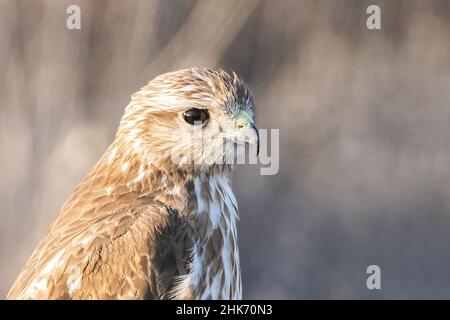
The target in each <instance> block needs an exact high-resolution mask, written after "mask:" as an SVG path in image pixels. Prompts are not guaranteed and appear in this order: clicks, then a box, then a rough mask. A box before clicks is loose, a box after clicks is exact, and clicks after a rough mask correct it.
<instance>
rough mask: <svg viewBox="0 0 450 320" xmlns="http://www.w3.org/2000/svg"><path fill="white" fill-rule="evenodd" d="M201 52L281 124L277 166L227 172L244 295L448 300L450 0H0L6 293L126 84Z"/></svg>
mask: <svg viewBox="0 0 450 320" xmlns="http://www.w3.org/2000/svg"><path fill="white" fill-rule="evenodd" d="M70 4H77V5H79V6H80V7H81V22H82V29H81V30H68V29H67V28H66V26H65V23H66V18H67V16H68V15H67V14H66V12H65V11H66V8H67V6H68V5H70ZM369 4H377V5H379V6H380V7H381V10H382V28H383V29H382V30H379V31H369V30H368V29H367V28H366V24H365V23H366V22H365V21H366V18H367V14H366V8H367V6H368V5H369ZM194 65H206V66H212V67H214V66H220V67H223V68H225V69H227V70H230V69H232V70H235V71H236V72H237V73H238V74H240V75H241V76H243V77H244V78H245V79H246V80H247V82H248V83H249V85H250V86H251V88H252V89H253V93H254V95H255V97H256V102H257V118H256V120H257V124H258V126H259V127H260V128H280V139H281V141H280V172H279V173H278V174H277V175H275V176H261V175H259V168H258V167H255V166H245V167H240V168H238V174H235V179H234V185H235V191H236V194H237V197H238V200H239V203H240V211H241V222H240V226H239V233H240V248H241V263H242V270H243V285H244V296H245V297H246V298H287V299H293V298H324V299H329V298H369V299H372V298H374V299H377V298H449V297H450V1H422V0H417V1H410V0H408V1H406V0H405V1H394V0H392V1H376V0H373V1H358V0H355V1H312V0H311V1H299V0H297V1H291V0H279V1H270V0H267V1H256V0H244V1H234V0H226V1H225V0H210V1H188V0H179V1H174V0H170V1H169V0H153V1H136V0H132V1H103V0H101V1H93V0H90V1H89V0H86V1H75V0H71V1H66V0H48V1H41V0H28V1H26V0H21V1H12V0H11V1H9V0H6V1H5V0H0V168H1V173H0V297H4V295H5V294H6V292H7V291H8V289H9V287H10V285H11V284H12V281H13V280H14V279H15V277H16V276H17V274H18V273H19V270H20V268H21V267H22V265H23V263H24V261H25V259H26V258H27V257H28V256H29V255H30V254H31V252H32V250H33V249H34V248H35V246H36V245H37V243H38V241H39V240H40V239H41V238H42V237H43V235H44V234H45V232H46V230H47V228H48V227H49V225H50V223H51V222H52V221H53V220H54V218H55V215H56V214H57V212H58V210H59V208H60V207H61V205H62V203H63V202H64V201H65V199H66V198H67V196H68V195H69V194H70V193H71V191H72V190H73V188H74V186H75V185H76V183H77V182H78V181H79V180H80V179H81V178H82V177H83V176H84V175H85V174H86V173H87V171H88V170H89V168H90V167H91V166H92V165H93V164H94V163H95V161H96V160H97V159H98V158H99V156H100V155H101V154H102V153H103V151H104V150H105V148H106V147H107V146H108V144H109V143H110V142H111V141H112V139H113V135H114V132H115V129H116V127H117V125H118V121H119V119H120V117H121V115H122V112H123V109H124V107H125V106H126V104H127V103H128V101H129V97H130V95H131V93H132V92H134V91H136V90H137V89H138V88H140V87H141V86H142V85H144V84H145V83H146V82H147V81H148V80H150V79H152V78H153V77H155V76H156V75H158V74H159V73H162V72H167V71H172V70H176V69H179V68H183V67H189V66H194ZM370 264H377V265H379V266H380V267H381V272H382V289H381V290H380V291H376V290H375V291H369V290H368V289H367V288H366V277H367V275H366V273H365V271H366V267H367V266H368V265H370Z"/></svg>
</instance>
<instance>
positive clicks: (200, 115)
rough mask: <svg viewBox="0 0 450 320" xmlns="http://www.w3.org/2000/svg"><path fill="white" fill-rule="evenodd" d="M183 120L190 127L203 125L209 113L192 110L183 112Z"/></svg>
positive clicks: (202, 110)
mask: <svg viewBox="0 0 450 320" xmlns="http://www.w3.org/2000/svg"><path fill="white" fill-rule="evenodd" d="M183 119H184V121H186V122H187V123H189V124H190V125H198V124H201V125H205V124H206V122H208V119H209V112H208V110H206V109H198V108H192V109H189V110H186V111H185V112H183Z"/></svg>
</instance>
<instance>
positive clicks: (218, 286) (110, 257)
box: [7, 67, 259, 299]
mask: <svg viewBox="0 0 450 320" xmlns="http://www.w3.org/2000/svg"><path fill="white" fill-rule="evenodd" d="M253 117H254V101H253V97H252V95H251V93H250V92H249V89H248V87H247V85H246V84H245V83H244V82H243V80H242V79H241V78H239V77H238V76H237V75H236V74H235V73H232V74H228V73H226V72H225V71H223V70H210V69H207V68H203V67H199V68H190V69H185V70H180V71H176V72H171V73H166V74H163V75H160V76H158V77H156V78H155V79H153V80H152V81H150V82H149V83H148V84H147V85H146V86H144V87H143V88H142V89H141V90H139V91H137V92H136V93H134V94H133V95H132V97H131V102H130V103H129V105H128V106H127V107H126V109H125V114H124V115H123V117H122V119H121V121H120V125H119V128H118V130H117V133H116V136H115V139H114V141H113V143H112V144H111V145H110V146H109V147H108V149H107V150H106V152H105V153H104V155H103V156H102V157H101V158H100V160H99V161H98V162H97V164H96V165H94V167H93V168H92V169H91V171H90V172H89V173H88V174H87V176H86V177H85V178H84V179H83V180H82V181H81V182H80V184H79V185H78V186H77V187H76V189H75V191H74V192H73V194H72V195H71V196H70V197H69V199H68V200H67V201H66V202H65V204H64V205H63V207H62V209H61V211H60V213H59V215H58V216H57V218H56V221H55V222H54V224H53V225H52V226H51V228H50V230H49V232H48V234H47V235H46V237H45V238H44V239H43V240H42V241H41V242H40V244H39V246H38V247H37V248H36V249H35V251H34V252H33V254H32V256H31V257H30V258H29V259H28V261H27V262H26V264H25V266H24V267H23V269H22V271H21V273H20V275H19V277H18V278H17V280H16V281H15V283H14V284H13V286H12V288H11V290H10V291H9V293H8V295H7V299H240V298H241V297H242V286H241V274H240V264H239V252H238V245H237V231H236V222H237V220H238V211H237V203H236V198H235V196H234V194H233V192H232V190H231V187H230V172H231V170H232V169H233V167H234V164H235V163H234V162H232V161H231V162H230V161H224V159H233V156H231V157H229V155H230V154H232V153H236V152H237V153H239V154H242V152H244V154H245V150H246V145H247V144H250V145H251V144H253V145H254V146H258V147H259V135H258V130H257V128H256V126H255V125H254V122H253ZM199 132H200V133H201V135H200V136H201V138H198V133H199Z"/></svg>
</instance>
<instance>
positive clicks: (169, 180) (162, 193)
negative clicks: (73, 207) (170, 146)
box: [90, 143, 231, 212]
mask: <svg viewBox="0 0 450 320" xmlns="http://www.w3.org/2000/svg"><path fill="white" fill-rule="evenodd" d="M230 172H231V170H230V168H229V167H223V166H222V167H214V166H211V167H208V168H199V167H194V166H193V165H184V166H180V165H178V164H175V163H173V162H172V161H171V160H170V159H167V160H159V161H158V162H156V163H152V162H150V161H148V159H147V158H146V157H145V156H143V155H141V154H138V153H134V152H133V151H132V150H131V151H130V150H128V151H126V152H124V151H123V148H120V146H118V145H117V144H116V143H113V144H112V145H111V146H110V147H109V148H108V149H107V151H106V152H105V154H104V155H103V157H102V158H101V159H100V161H99V162H98V163H97V165H96V166H95V167H94V168H93V170H92V171H91V173H90V180H91V181H92V182H95V184H96V185H98V181H99V177H100V175H101V176H103V179H102V180H103V181H104V187H105V190H106V192H107V193H110V194H114V192H116V191H120V192H123V190H124V189H128V191H130V192H133V193H134V194H136V195H137V196H139V197H146V196H148V197H151V198H152V199H154V200H156V201H159V202H161V203H163V204H164V205H166V206H167V207H170V208H173V209H175V210H177V211H178V212H185V211H189V210H190V207H192V206H196V205H197V203H191V201H189V199H193V198H195V199H197V196H196V192H199V188H202V190H204V191H203V192H209V191H212V192H215V188H216V187H217V184H221V185H229V181H230V180H229V176H230ZM209 183H211V185H209ZM215 184H216V185H215Z"/></svg>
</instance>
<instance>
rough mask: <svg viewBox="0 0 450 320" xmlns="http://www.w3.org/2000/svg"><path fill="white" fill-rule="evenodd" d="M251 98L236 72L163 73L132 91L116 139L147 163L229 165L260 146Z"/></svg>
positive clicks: (206, 167)
mask: <svg viewBox="0 0 450 320" xmlns="http://www.w3.org/2000/svg"><path fill="white" fill-rule="evenodd" d="M253 117H254V101H253V97H252V95H251V94H250V92H249V89H248V87H247V86H246V84H245V83H244V82H243V80H242V79H241V78H239V77H238V76H237V75H236V74H235V73H233V74H228V73H226V72H224V71H223V70H217V71H213V70H210V69H206V68H191V69H185V70H180V71H176V72H171V73H167V74H163V75H160V76H158V77H157V78H155V79H154V80H152V81H150V82H149V83H148V85H146V86H145V87H143V88H142V89H141V90H139V91H138V92H136V93H135V94H133V95H132V100H131V102H130V104H129V105H128V106H127V108H126V111H125V114H124V116H123V118H122V120H121V123H120V126H119V130H118V134H117V136H116V140H118V142H119V143H122V144H125V145H124V146H123V147H124V149H127V150H130V152H134V153H138V154H139V156H140V157H141V159H146V161H147V162H148V163H152V164H158V163H161V162H164V163H172V164H174V165H175V166H178V167H185V168H187V167H188V168H196V169H199V170H210V169H212V168H214V169H220V168H221V169H229V168H232V167H233V165H234V164H235V163H236V159H238V158H239V157H242V156H243V155H244V156H245V146H246V145H247V144H250V145H253V146H254V149H253V150H255V149H256V151H258V150H259V135H258V129H257V128H256V126H255V124H254V121H253Z"/></svg>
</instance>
